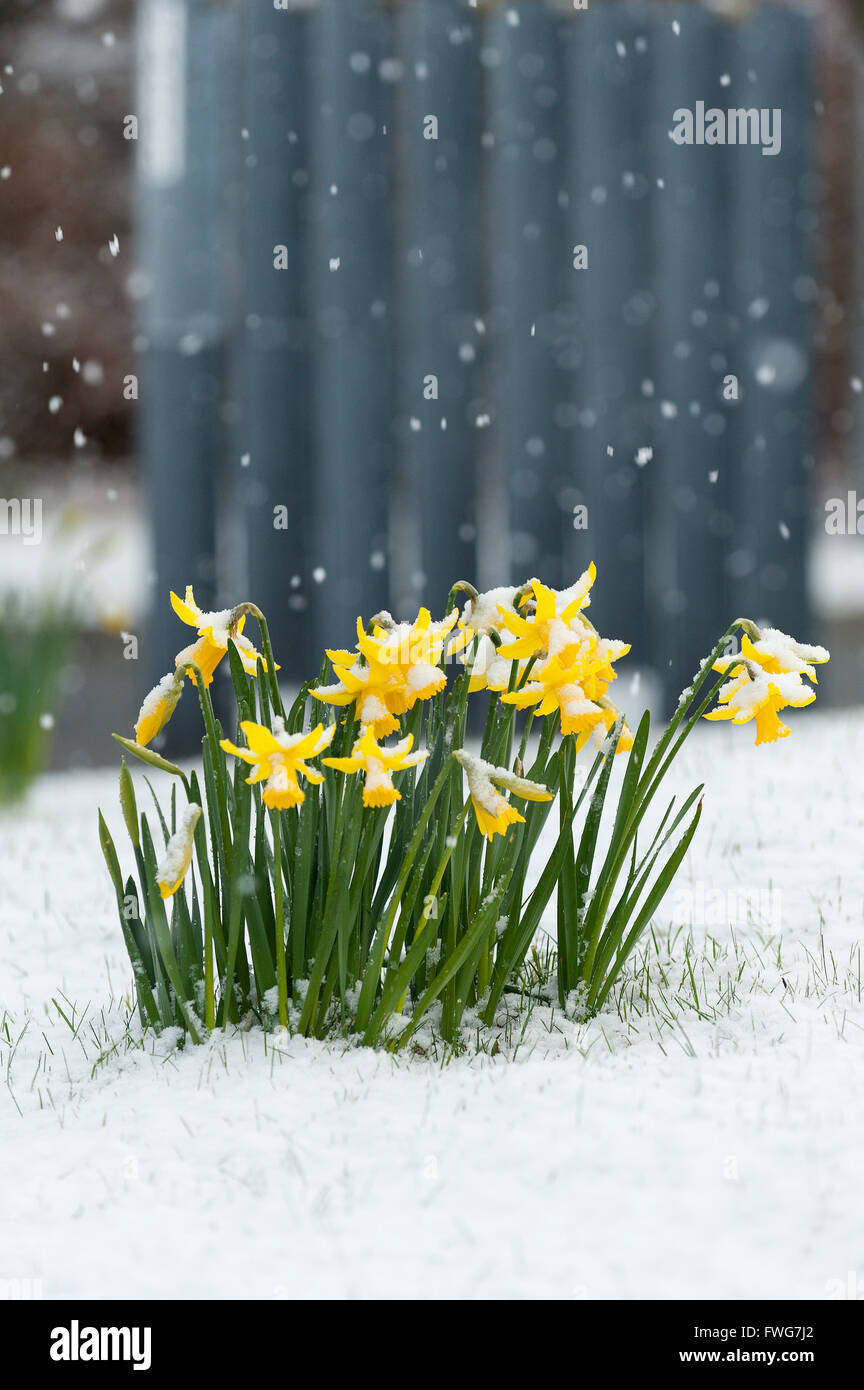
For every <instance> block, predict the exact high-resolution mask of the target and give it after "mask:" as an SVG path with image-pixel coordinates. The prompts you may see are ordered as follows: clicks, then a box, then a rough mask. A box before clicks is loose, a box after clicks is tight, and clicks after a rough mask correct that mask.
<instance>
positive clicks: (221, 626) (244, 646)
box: [171, 584, 278, 685]
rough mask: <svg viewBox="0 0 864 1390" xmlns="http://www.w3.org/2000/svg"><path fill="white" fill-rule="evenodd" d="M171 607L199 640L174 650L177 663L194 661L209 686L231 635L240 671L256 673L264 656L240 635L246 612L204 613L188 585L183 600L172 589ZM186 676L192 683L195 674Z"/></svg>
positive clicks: (190, 586)
mask: <svg viewBox="0 0 864 1390" xmlns="http://www.w3.org/2000/svg"><path fill="white" fill-rule="evenodd" d="M171 607H172V608H173V609H174V612H175V613H176V614H177V617H178V618H180V620H181V621H182V622H184V623H186V624H188V626H189V627H194V628H197V630H198V641H197V642H192V643H191V644H190V646H188V647H184V648H183V650H182V652H178V653H177V656H176V659H175V660H176V665H177V666H182V665H183V663H184V662H187V661H188V662H192V663H194V665H196V666H197V667H198V669H199V671H200V672H201V677H202V679H203V681H204V684H205V685H210V683H211V682H212V680H213V672H214V671H215V670H216V667H217V666H218V665H219V662H220V661H221V660H222V658H223V656H224V655H225V653H226V652H227V650H228V639H229V638H230V639H231V641H232V642H234V644H235V645H236V647H237V651H238V653H239V656H240V660H241V661H242V663H243V670H244V671H245V672H246V674H247V675H248V676H254V675H257V672H258V662H259V660H263V658H261V657H260V656H259V654H258V652H256V650H255V648H254V647H253V646H252V643H251V642H250V641H249V638H248V637H244V636H243V625H244V623H245V622H246V614H245V613H241V614H240V616H239V617H237V618H235V616H234V615H235V613H236V611H237V610H236V609H234V608H223V609H222V610H221V611H220V612H218V613H205V612H204V611H203V609H201V608H199V607H198V605H197V603H196V602H195V596H194V594H193V592H192V585H191V584H189V585H187V587H186V597H185V599H182V598H178V596H177V594H175V593H173V592H172V594H171ZM265 666H266V663H265ZM277 670H278V667H277ZM189 679H190V680H191V681H192V682H193V684H194V682H195V677H194V675H193V674H192V672H191V671H190V672H189Z"/></svg>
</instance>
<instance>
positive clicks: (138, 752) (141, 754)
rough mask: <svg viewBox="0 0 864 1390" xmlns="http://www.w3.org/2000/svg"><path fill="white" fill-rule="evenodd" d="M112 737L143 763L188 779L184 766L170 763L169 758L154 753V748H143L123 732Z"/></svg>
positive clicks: (182, 778)
mask: <svg viewBox="0 0 864 1390" xmlns="http://www.w3.org/2000/svg"><path fill="white" fill-rule="evenodd" d="M111 737H112V738H114V739H116V740H117V742H118V743H119V744H120V747H121V748H125V749H126V752H127V753H129V754H131V756H132V757H133V758H138V760H139V761H140V762H142V763H149V765H150V766H151V767H158V768H159V769H160V771H162V772H170V773H171V774H172V776H174V777H179V778H180V779H181V781H183V782H185V781H186V774H185V772H184V771H183V769H182V767H178V766H177V764H176V763H169V762H168V759H167V758H163V757H160V755H159V754H158V753H154V751H153V749H152V748H142V746H141V744H140V743H136V742H135V741H134V739H131V738H124V737H123V735H122V734H112V735H111Z"/></svg>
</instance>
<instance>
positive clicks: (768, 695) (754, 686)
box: [705, 657, 816, 746]
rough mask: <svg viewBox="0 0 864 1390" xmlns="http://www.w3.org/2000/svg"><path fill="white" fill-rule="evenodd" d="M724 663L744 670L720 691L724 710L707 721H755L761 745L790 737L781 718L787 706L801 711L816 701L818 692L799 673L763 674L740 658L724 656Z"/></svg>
mask: <svg viewBox="0 0 864 1390" xmlns="http://www.w3.org/2000/svg"><path fill="white" fill-rule="evenodd" d="M722 660H723V661H724V662H727V661H728V662H730V663H735V664H737V666H738V667H739V668H740V669H738V670H737V672H735V671H733V674H732V678H731V679H730V680H728V681H727V682H726V684H725V685H724V686H722V687H721V689H720V693H719V695H718V697H717V698H718V703H719V705H720V706H721V708H718V709H714V710H711V711H710V712H709V713H708V714H706V715H705V718H706V719H731V720H732V721H733V723H735V724H746V723H747V722H748V720H750V719H755V720H756V743H757V746H758V744H760V743H774V742H776V740H777V739H778V738H786V736H787V735H788V734H789V732H790V730H789V726H788V724H784V723H783V721H782V720H781V719H780V717H779V711H780V710H782V709H786V708H787V706H794V707H795V708H796V709H800V708H802V707H803V706H804V705H809V704H812V702H813V701H814V700H815V699H816V692H815V691H814V690H811V689H810V687H809V686H807V685H805V684H804V682H803V680H802V679H801V677H800V675H799V674H798V673H797V672H791V671H786V672H778V673H777V674H772V675H769V674H768V673H767V672H765V673H764V674H763V672H762V670H761V668H760V667H758V666H756V667H752V666H745V665H743V664H742V663H741V660H740V658H737V659H736V658H734V657H728V658H727V657H724V658H723V659H722ZM756 672H758V674H755V673H756Z"/></svg>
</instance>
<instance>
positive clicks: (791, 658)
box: [741, 627, 830, 682]
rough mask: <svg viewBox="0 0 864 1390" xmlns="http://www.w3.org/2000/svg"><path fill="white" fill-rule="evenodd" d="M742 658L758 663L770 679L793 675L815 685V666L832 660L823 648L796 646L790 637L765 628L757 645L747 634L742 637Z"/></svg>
mask: <svg viewBox="0 0 864 1390" xmlns="http://www.w3.org/2000/svg"><path fill="white" fill-rule="evenodd" d="M741 655H742V656H743V657H746V658H748V659H749V660H750V661H755V662H756V663H757V665H759V666H761V667H762V670H763V671H767V672H768V674H769V675H772V676H777V675H782V674H783V673H786V672H792V673H795V674H797V675H801V676H808V677H809V679H810V680H812V681H814V682H815V681H816V672H815V671H814V670H813V666H814V665H820V664H821V663H822V662H824V661H828V660H829V657H830V653H829V652H828V651H826V649H825V648H824V647H810V646H807V645H806V644H805V643H804V642H796V641H795V639H794V637H789V636H788V634H787V633H785V632H780V631H779V630H778V629H777V628H776V627H764V628H762V629H761V631H760V633H759V637H758V639H757V640H755V641H751V639H750V638H749V637H748V635H747V634H746V633H744V634H743V635H742V637H741Z"/></svg>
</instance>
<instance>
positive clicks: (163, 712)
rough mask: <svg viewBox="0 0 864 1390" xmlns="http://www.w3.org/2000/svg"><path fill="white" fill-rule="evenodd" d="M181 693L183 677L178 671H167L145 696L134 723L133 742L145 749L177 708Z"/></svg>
mask: <svg viewBox="0 0 864 1390" xmlns="http://www.w3.org/2000/svg"><path fill="white" fill-rule="evenodd" d="M182 693H183V675H182V672H179V671H169V672H168V674H167V676H163V677H162V679H161V681H159V684H158V685H154V687H153V689H152V690H151V691H150V693H149V694H148V695H146V696H145V698H144V702H143V704H142V706H141V709H140V710H139V712H138V719H137V721H136V723H135V741H136V743H140V745H141V747H142V748H145V747H146V746H147V744H148V743H151V742H152V740H153V739H154V738H155V737H156V735H157V734H158V733H160V732H161V730H162V729H164V728H165V725H166V724H167V723H168V720H169V719H170V718H171V716H172V714H173V713H174V710H175V709H176V707H177V701H178V700H179V699H180V696H181V694H182Z"/></svg>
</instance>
